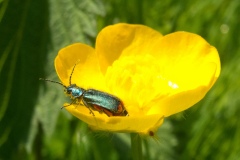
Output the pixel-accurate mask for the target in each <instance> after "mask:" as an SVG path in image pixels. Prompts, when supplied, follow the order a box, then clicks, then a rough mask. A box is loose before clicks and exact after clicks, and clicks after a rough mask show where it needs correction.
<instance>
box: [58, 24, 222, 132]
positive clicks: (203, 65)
mask: <svg viewBox="0 0 240 160" xmlns="http://www.w3.org/2000/svg"><path fill="white" fill-rule="evenodd" d="M77 61H79V63H78V64H77V65H76V68H75V70H74V73H73V75H72V84H76V85H77V86H79V87H82V88H84V89H89V88H94V89H97V90H100V91H104V92H107V93H109V94H112V95H115V96H117V97H118V98H120V99H121V100H122V101H123V103H124V106H125V108H126V110H127V111H128V113H129V116H126V117H125V116H112V117H108V116H107V115H106V114H100V113H98V112H97V111H95V112H94V114H95V116H93V115H92V114H90V113H89V109H88V108H87V107H85V106H83V105H77V106H76V105H70V106H68V107H65V109H67V111H69V112H70V113H71V114H73V115H74V116H76V117H77V118H79V119H80V120H82V121H84V122H86V123H87V124H88V125H89V126H90V127H91V128H92V129H95V130H105V131H113V132H137V133H142V134H150V133H151V134H152V133H154V132H155V131H156V130H157V128H158V127H159V126H160V125H161V124H162V123H163V119H164V118H165V117H168V116H170V115H172V114H175V113H178V112H181V111H183V110H186V109H187V108H189V107H191V106H192V105H194V104H195V103H197V102H198V101H200V100H201V99H202V98H203V97H204V96H205V95H206V93H207V92H208V91H209V89H210V88H211V87H212V86H213V84H214V83H215V81H216V80H217V78H218V76H219V74H220V60H219V55H218V52H217V50H216V49H215V48H214V47H213V46H211V45H209V44H208V43H207V42H206V41H205V40H204V39H203V38H202V37H200V36H198V35H196V34H193V33H188V32H175V33H171V34H168V35H165V36H162V35H161V34H160V33H159V32H157V31H155V30H153V29H151V28H149V27H146V26H143V25H130V24H123V23H120V24H116V25H111V26H107V27H106V28H104V29H103V30H102V31H101V32H100V33H99V35H98V36H97V40H96V46H95V49H94V48H92V47H90V46H88V45H85V44H82V43H76V44H73V45H70V46H67V47H66V48H63V49H61V50H60V51H59V53H58V55H57V57H56V59H55V68H56V71H57V74H58V76H59V78H60V80H61V82H62V83H63V84H64V85H66V86H68V85H69V77H70V74H71V72H72V69H73V66H74V65H75V64H76V63H77Z"/></svg>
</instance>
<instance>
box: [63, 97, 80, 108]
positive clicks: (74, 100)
mask: <svg viewBox="0 0 240 160" xmlns="http://www.w3.org/2000/svg"><path fill="white" fill-rule="evenodd" d="M75 102H76V99H73V101H72V102H71V103H70V104H68V105H66V106H62V107H61V109H63V108H65V107H68V106H71V105H72V104H74V103H75Z"/></svg>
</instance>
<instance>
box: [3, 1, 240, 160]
mask: <svg viewBox="0 0 240 160" xmlns="http://www.w3.org/2000/svg"><path fill="white" fill-rule="evenodd" d="M117 22H127V23H139V24H145V25H147V26H149V27H152V28H154V29H156V30H158V31H159V32H161V33H163V34H168V33H171V32H174V31H180V30H183V31H188V32H193V33H197V34H199V35H201V36H202V37H203V38H205V39H206V40H207V41H208V42H209V43H210V44H211V45H213V46H215V47H216V48H217V49H218V51H219V54H220V57H221V63H222V72H221V76H220V77H219V80H218V81H217V83H216V84H215V85H214V87H213V88H212V90H211V91H210V92H209V93H208V94H207V96H206V97H205V98H204V99H203V100H202V101H201V102H200V103H198V104H197V105H195V106H194V107H192V108H191V109H189V110H187V111H185V112H183V113H180V114H177V115H175V116H172V117H169V118H167V119H166V120H165V122H164V125H163V126H162V127H161V128H159V130H158V137H159V139H157V140H154V139H152V138H146V139H144V143H143V149H144V157H145V159H150V160H157V159H158V160H175V159H178V160H188V159H189V160H190V159H191V160H203V159H208V160H238V159H240V123H239V119H240V98H239V95H240V90H239V88H240V80H239V79H240V64H239V63H240V49H239V45H240V38H239V37H240V29H239V26H240V1H239V0H212V1H202V0H195V1H192V0H179V1H176V0H168V1H160V0H0V160H8V159H14V160H15V159H17V160H26V159H36V160H42V159H44V160H48V159H50V160H59V159H73V160H76V159H90V160H91V159H96V160H102V159H104V160H120V159H131V156H130V148H131V146H130V136H129V135H128V134H112V133H103V132H97V133H96V132H93V131H91V130H90V129H89V128H88V127H87V125H86V124H84V123H82V122H81V121H79V120H78V119H77V118H75V117H73V116H71V115H70V114H69V113H67V112H66V111H65V110H61V109H60V108H61V106H62V105H63V103H64V102H69V99H68V98H66V97H65V95H64V93H63V88H62V87H60V86H58V85H55V84H51V83H45V82H43V81H39V80H38V79H39V77H44V78H45V77H47V78H49V79H52V80H57V81H58V78H57V75H56V73H55V69H54V65H53V61H54V58H55V56H56V55H57V52H58V50H59V49H61V48H62V47H65V46H67V45H69V44H71V43H74V42H83V43H86V44H89V45H91V46H94V43H95V38H96V35H97V33H98V32H99V31H100V30H101V29H102V28H103V27H104V26H106V25H109V24H113V23H117ZM173 47H174V46H173Z"/></svg>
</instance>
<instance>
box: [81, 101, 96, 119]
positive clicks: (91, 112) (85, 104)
mask: <svg viewBox="0 0 240 160" xmlns="http://www.w3.org/2000/svg"><path fill="white" fill-rule="evenodd" d="M82 102H83V104H84V106H86V107H87V108H88V109H89V111H90V113H89V114H92V115H93V116H95V114H94V113H93V111H92V109H91V108H90V106H89V105H87V103H86V102H84V101H83V100H82Z"/></svg>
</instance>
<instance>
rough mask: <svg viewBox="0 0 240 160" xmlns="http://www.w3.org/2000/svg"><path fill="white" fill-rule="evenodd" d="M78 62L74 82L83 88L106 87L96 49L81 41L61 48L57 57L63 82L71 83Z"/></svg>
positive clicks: (56, 61) (57, 66)
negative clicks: (70, 79)
mask: <svg viewBox="0 0 240 160" xmlns="http://www.w3.org/2000/svg"><path fill="white" fill-rule="evenodd" d="M76 63H78V64H77V65H76V67H75V70H74V73H73V75H72V84H77V85H78V86H80V87H83V88H95V89H102V90H104V88H106V87H105V83H104V78H103V75H102V74H101V72H100V69H99V64H98V59H97V56H96V54H95V50H94V49H93V48H92V47H90V46H88V45H85V44H81V43H75V44H72V45H70V46H67V47H65V48H63V49H61V50H60V51H59V53H58V55H57V57H56V59H55V68H56V71H57V74H58V76H59V78H60V80H61V81H62V83H63V84H65V85H66V86H68V85H69V78H70V75H71V72H72V69H73V66H74V65H75V64H76Z"/></svg>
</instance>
